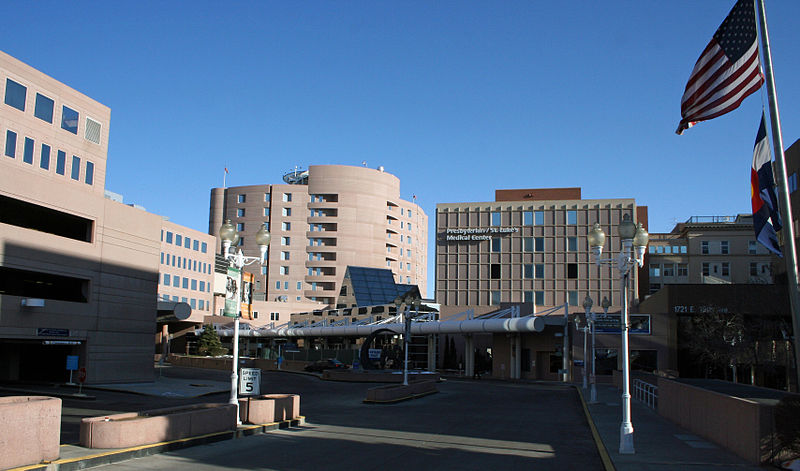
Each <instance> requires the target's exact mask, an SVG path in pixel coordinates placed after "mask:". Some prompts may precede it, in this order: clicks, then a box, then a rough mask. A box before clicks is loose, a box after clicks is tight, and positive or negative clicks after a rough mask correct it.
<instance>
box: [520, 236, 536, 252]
mask: <svg viewBox="0 0 800 471" xmlns="http://www.w3.org/2000/svg"><path fill="white" fill-rule="evenodd" d="M522 250H523V251H524V252H533V237H523V238H522Z"/></svg>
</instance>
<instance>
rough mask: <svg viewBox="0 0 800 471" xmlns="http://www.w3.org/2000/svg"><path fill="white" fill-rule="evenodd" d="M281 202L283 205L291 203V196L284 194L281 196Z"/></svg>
mask: <svg viewBox="0 0 800 471" xmlns="http://www.w3.org/2000/svg"><path fill="white" fill-rule="evenodd" d="M283 201H284V202H285V203H288V202H290V201H292V194H291V193H284V194H283Z"/></svg>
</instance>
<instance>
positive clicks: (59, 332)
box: [36, 327, 69, 337]
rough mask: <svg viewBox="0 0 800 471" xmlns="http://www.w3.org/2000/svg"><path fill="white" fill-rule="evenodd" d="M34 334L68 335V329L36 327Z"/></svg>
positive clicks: (46, 335)
mask: <svg viewBox="0 0 800 471" xmlns="http://www.w3.org/2000/svg"><path fill="white" fill-rule="evenodd" d="M36 335H37V336H39V337H69V329H51V328H47V327H38V328H37V329H36Z"/></svg>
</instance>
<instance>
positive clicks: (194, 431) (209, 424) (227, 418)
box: [80, 404, 236, 448]
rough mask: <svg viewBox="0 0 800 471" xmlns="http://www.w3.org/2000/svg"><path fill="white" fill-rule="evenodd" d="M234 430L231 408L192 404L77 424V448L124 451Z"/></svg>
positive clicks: (234, 414) (87, 420)
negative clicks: (117, 449) (79, 443)
mask: <svg viewBox="0 0 800 471" xmlns="http://www.w3.org/2000/svg"><path fill="white" fill-rule="evenodd" d="M235 429H236V406H234V405H233V404H195V405H191V406H184V407H172V408H168V409H155V410H150V411H144V412H129V413H125V414H115V415H109V416H102V417H87V418H84V419H82V420H81V431H80V436H81V440H80V442H81V446H84V447H86V448H128V447H132V446H139V445H149V444H152V443H159V442H165V441H171V440H177V439H180V438H187V437H196V436H200V435H206V434H209V433H215V432H224V431H227V430H235Z"/></svg>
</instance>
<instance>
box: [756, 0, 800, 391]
mask: <svg viewBox="0 0 800 471" xmlns="http://www.w3.org/2000/svg"><path fill="white" fill-rule="evenodd" d="M756 4H757V13H758V20H759V25H760V26H761V34H760V36H761V53H762V54H763V56H764V78H765V80H766V82H767V97H768V99H769V117H770V122H771V125H772V145H773V149H774V152H775V164H776V167H777V169H778V199H779V200H780V211H781V219H783V229H781V232H782V235H783V258H784V260H785V261H786V274H787V278H788V279H789V280H788V281H789V305H790V307H791V310H792V328H793V333H794V343H793V347H794V364H795V380H796V381H797V383H796V385H797V386H800V368H798V365H800V348H798V340H800V292H799V291H798V277H797V251H796V249H795V238H794V225H793V221H792V207H791V203H790V202H789V182H788V180H787V178H786V160H785V158H784V155H783V135H782V133H781V117H780V112H779V111H778V94H777V92H776V91H775V78H774V77H773V75H772V54H771V53H770V49H769V31H768V30H767V15H766V11H765V8H764V0H758V1H756ZM786 367H787V368H789V365H786ZM788 386H789V385H787V387H788Z"/></svg>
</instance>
